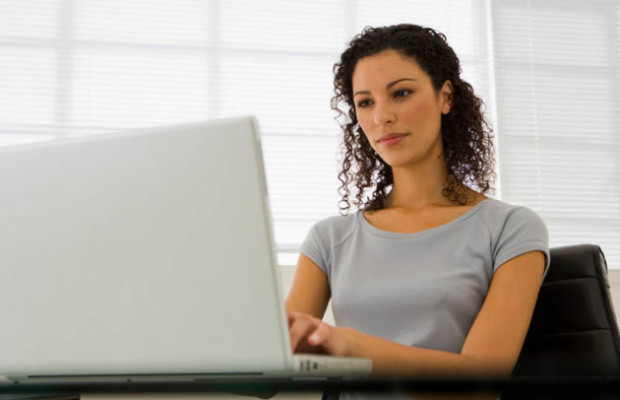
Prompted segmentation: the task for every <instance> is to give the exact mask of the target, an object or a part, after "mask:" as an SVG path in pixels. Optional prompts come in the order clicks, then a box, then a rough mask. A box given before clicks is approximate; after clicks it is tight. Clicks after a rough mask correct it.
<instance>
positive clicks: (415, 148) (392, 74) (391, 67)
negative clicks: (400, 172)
mask: <svg viewBox="0 0 620 400" xmlns="http://www.w3.org/2000/svg"><path fill="white" fill-rule="evenodd" d="M352 84H353V101H354V102H355V112H356V114H357V120H358V121H359V124H360V126H361V128H362V130H363V131H364V134H365V135H366V138H367V139H368V141H369V142H370V145H371V146H372V148H373V149H374V150H375V151H376V152H377V153H378V154H379V156H380V157H381V158H382V159H383V160H384V161H385V162H386V163H387V164H388V165H390V166H391V167H402V166H412V165H415V164H418V163H421V162H423V161H424V160H428V159H429V157H434V158H436V157H437V156H438V155H440V154H442V153H443V142H442V140H441V114H447V113H448V112H450V108H451V106H452V84H451V83H450V82H449V81H446V83H445V84H444V85H443V87H442V88H441V90H440V91H439V93H437V92H436V91H435V89H434V88H433V85H432V82H431V77H430V76H429V75H428V74H427V73H426V72H424V71H423V70H422V68H420V66H419V65H418V63H417V61H415V60H414V59H413V58H411V57H408V56H405V55H403V54H402V53H400V52H398V51H396V50H385V51H382V52H380V53H378V54H375V55H372V56H368V57H364V58H362V59H360V60H359V61H358V62H357V65H356V66H355V69H354V71H353V77H352Z"/></svg>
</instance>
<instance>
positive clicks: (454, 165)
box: [286, 24, 549, 376]
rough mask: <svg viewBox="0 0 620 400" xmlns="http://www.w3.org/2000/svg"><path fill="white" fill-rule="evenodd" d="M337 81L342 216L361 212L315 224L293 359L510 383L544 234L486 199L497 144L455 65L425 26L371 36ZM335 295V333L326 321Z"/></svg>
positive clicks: (297, 288)
mask: <svg viewBox="0 0 620 400" xmlns="http://www.w3.org/2000/svg"><path fill="white" fill-rule="evenodd" d="M334 71H335V90H336V96H335V97H334V98H333V100H332V106H333V108H334V109H336V110H338V104H339V103H341V102H343V101H344V102H345V103H346V104H347V106H348V107H349V109H348V111H347V112H346V113H344V112H341V114H346V117H348V120H346V121H345V122H344V123H343V124H342V127H343V130H344V149H345V154H344V158H343V169H342V172H341V173H340V175H339V177H340V180H341V182H342V187H341V189H342V192H343V194H344V196H343V202H342V205H341V208H342V209H343V210H346V209H347V208H349V207H350V205H351V204H353V205H355V206H358V207H359V208H360V211H358V212H356V213H353V214H350V215H346V216H337V217H332V218H328V219H326V220H323V221H320V222H318V223H317V224H316V225H315V226H314V227H313V228H312V230H311V231H310V232H309V234H308V236H307V238H306V240H305V242H304V243H303V245H302V248H301V255H300V258H299V262H298V265H297V270H296V273H295V279H294V282H293V286H292V288H291V291H290V294H289V297H288V299H287V303H286V305H287V310H288V312H289V327H290V337H291V342H292V346H293V350H294V351H295V352H316V353H327V354H332V355H339V356H353V357H366V358H371V359H372V361H373V371H372V373H373V374H374V375H412V376H450V375H452V376H471V375H485V376H488V375H499V376H508V375H509V374H510V373H511V371H512V370H513V368H514V366H515V363H516V361H517V358H518V356H519V353H520V350H521V347H522V344H523V340H524V338H525V335H526V332H527V330H528V326H529V323H530V320H531V317H532V312H533V310H534V305H535V303H536V298H537V296H538V291H539V287H540V285H541V282H542V279H543V276H544V274H545V272H546V269H547V267H548V264H549V252H548V243H547V231H546V227H545V225H544V223H543V222H542V220H541V219H540V218H539V217H538V216H537V215H536V214H534V213H533V212H532V211H531V210H529V209H527V208H525V207H517V206H512V205H509V204H506V203H504V202H501V201H499V200H495V199H493V198H489V197H487V196H485V194H486V193H489V192H490V191H491V190H492V182H493V178H494V174H493V163H494V161H493V147H492V141H491V134H490V131H489V129H488V127H487V125H486V122H485V119H484V117H483V116H482V112H481V105H482V102H481V101H480V99H478V98H477V97H476V96H475V95H474V93H473V90H472V88H471V86H470V85H469V84H468V83H466V82H464V81H463V80H462V79H461V78H460V65H459V60H458V58H457V56H456V54H455V53H454V51H453V50H452V49H451V48H450V46H449V45H448V44H447V43H446V40H445V36H443V35H442V34H439V33H437V32H435V31H434V30H432V29H429V28H423V27H420V26H416V25H408V24H403V25H396V26H390V27H383V28H366V29H365V30H364V31H363V32H362V33H361V34H360V35H358V36H356V37H355V38H354V39H353V41H352V42H351V43H350V45H349V47H348V49H347V50H346V51H345V52H344V53H343V54H342V56H341V59H340V61H339V62H338V63H337V64H336V65H335V67H334ZM351 184H353V185H354V186H355V189H356V193H355V195H354V196H353V195H352V194H351V191H350V188H351ZM330 298H331V299H332V309H333V313H334V318H335V321H336V326H330V325H328V324H326V323H324V322H322V321H321V318H322V317H323V314H324V312H325V309H326V307H327V304H328V301H329V300H330Z"/></svg>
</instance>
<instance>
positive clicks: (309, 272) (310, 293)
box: [286, 253, 331, 319]
mask: <svg viewBox="0 0 620 400" xmlns="http://www.w3.org/2000/svg"><path fill="white" fill-rule="evenodd" d="M330 296H331V293H330V290H329V282H328V280H327V275H325V273H324V272H323V271H322V270H321V269H320V268H319V267H318V266H317V265H316V264H315V263H314V262H313V261H312V260H311V259H310V258H308V257H307V256H306V255H305V254H303V253H301V254H300V255H299V260H298V261H297V269H296V270H295V277H294V279H293V285H292V286H291V290H290V291H289V295H288V298H287V299H286V309H287V310H288V311H296V312H300V313H304V314H310V315H312V316H313V317H316V318H318V319H322V318H323V315H324V314H325V309H326V308H327V303H329V298H330Z"/></svg>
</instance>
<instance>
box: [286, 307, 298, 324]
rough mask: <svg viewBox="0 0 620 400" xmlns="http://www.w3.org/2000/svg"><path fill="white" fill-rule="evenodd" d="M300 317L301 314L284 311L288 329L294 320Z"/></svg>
mask: <svg viewBox="0 0 620 400" xmlns="http://www.w3.org/2000/svg"><path fill="white" fill-rule="evenodd" d="M300 315H301V313H298V312H295V311H289V310H286V319H287V321H288V326H289V327H290V326H291V325H292V324H293V322H294V321H295V318H297V317H299V316H300Z"/></svg>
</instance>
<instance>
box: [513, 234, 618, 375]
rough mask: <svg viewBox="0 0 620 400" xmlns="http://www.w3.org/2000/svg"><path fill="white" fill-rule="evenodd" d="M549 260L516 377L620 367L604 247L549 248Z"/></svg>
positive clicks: (601, 371) (597, 372)
mask: <svg viewBox="0 0 620 400" xmlns="http://www.w3.org/2000/svg"><path fill="white" fill-rule="evenodd" d="M550 253H551V265H550V267H549V272H548V273H547V276H546V277H545V280H544V282H543V285H542V287H541V289H540V293H539V295H538V301H537V302H536V308H535V310H534V315H533V317H532V322H531V324H530V328H529V330H528V334H527V337H526V338H525V343H524V344H523V348H522V350H521V355H520V356H519V360H518V362H517V365H516V367H515V369H514V371H513V374H512V376H513V377H528V376H601V375H603V376H610V375H618V373H619V372H620V334H619V333H618V325H617V323H616V317H615V314H614V309H613V304H612V301H611V293H610V290H609V283H608V281H607V263H606V262H605V256H604V255H603V252H602V251H601V249H600V247H598V246H596V245H587V244H583V245H575V246H566V247H558V248H553V249H551V250H550Z"/></svg>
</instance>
